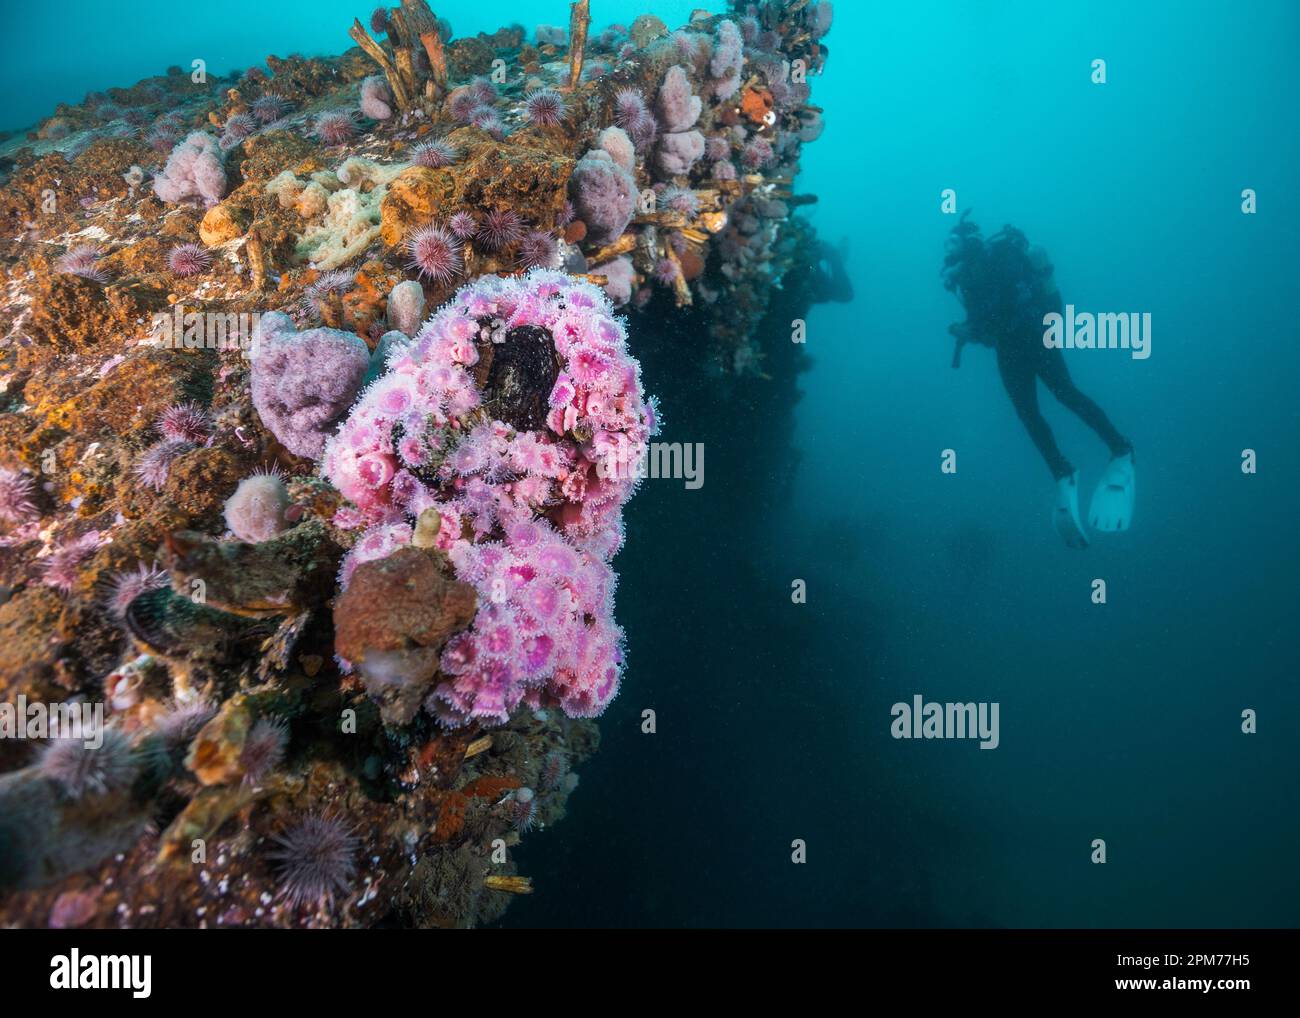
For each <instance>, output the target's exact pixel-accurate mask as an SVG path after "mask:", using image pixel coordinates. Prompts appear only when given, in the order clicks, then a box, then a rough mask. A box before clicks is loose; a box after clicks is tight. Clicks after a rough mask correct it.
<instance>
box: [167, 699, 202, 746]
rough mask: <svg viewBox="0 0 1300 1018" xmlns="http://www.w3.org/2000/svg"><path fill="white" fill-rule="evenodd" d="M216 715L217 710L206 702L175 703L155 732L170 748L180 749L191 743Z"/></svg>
mask: <svg viewBox="0 0 1300 1018" xmlns="http://www.w3.org/2000/svg"><path fill="white" fill-rule="evenodd" d="M216 713H217V708H216V707H214V706H213V705H212V704H210V703H208V702H207V701H206V700H189V701H187V702H185V703H175V704H172V706H171V707H170V708H169V709H168V710H167V713H166V714H164V715H163V716H162V718H161V719H160V720H159V721H158V724H157V727H156V728H155V731H157V733H158V734H159V735H160V736H162V739H163V742H164V743H165V744H166V745H167V746H168V748H170V749H173V750H176V749H180V748H182V747H183V746H185V745H187V744H188V743H189V742H191V741H192V740H193V739H194V736H196V735H198V734H199V730H200V729H202V728H203V726H204V725H206V724H207V723H208V722H209V721H211V720H212V719H213V717H215V716H216Z"/></svg>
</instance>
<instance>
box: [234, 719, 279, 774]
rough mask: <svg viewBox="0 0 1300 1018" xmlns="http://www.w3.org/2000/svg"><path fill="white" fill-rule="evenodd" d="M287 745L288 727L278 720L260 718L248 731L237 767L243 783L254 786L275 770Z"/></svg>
mask: <svg viewBox="0 0 1300 1018" xmlns="http://www.w3.org/2000/svg"><path fill="white" fill-rule="evenodd" d="M288 745H289V727H288V725H286V724H285V722H284V721H283V720H281V719H280V718H261V719H259V720H258V721H256V722H254V723H253V726H252V727H251V728H250V729H249V730H248V738H247V739H245V740H244V749H243V752H242V753H240V755H239V766H240V767H241V768H242V769H243V771H244V783H245V784H248V785H256V784H258V783H259V782H260V781H262V780H264V779H265V778H266V776H267V775H268V774H270V773H271V772H272V771H274V770H275V768H276V767H278V766H279V765H280V762H281V761H282V760H283V759H284V751H285V749H286V748H287V747H288Z"/></svg>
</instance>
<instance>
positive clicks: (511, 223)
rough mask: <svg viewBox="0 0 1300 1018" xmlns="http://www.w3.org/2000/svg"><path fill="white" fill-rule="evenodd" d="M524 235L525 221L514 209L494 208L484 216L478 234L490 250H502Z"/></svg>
mask: <svg viewBox="0 0 1300 1018" xmlns="http://www.w3.org/2000/svg"><path fill="white" fill-rule="evenodd" d="M523 235H524V221H523V219H521V218H520V216H519V213H517V212H516V211H515V210H514V209H493V210H492V211H491V212H489V213H488V214H487V215H485V216H484V217H483V221H482V222H481V223H480V224H479V227H478V233H477V234H476V236H477V237H478V239H479V240H480V241H481V242H482V244H483V246H484V247H486V248H487V249H488V250H489V251H500V250H501V249H502V248H507V247H509V246H510V245H511V244H515V243H517V242H518V241H519V240H520V239H521V238H522V237H523Z"/></svg>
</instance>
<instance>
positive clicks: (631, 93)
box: [614, 88, 647, 131]
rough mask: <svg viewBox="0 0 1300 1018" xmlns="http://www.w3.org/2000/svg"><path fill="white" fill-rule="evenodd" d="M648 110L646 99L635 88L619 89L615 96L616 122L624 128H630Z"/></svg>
mask: <svg viewBox="0 0 1300 1018" xmlns="http://www.w3.org/2000/svg"><path fill="white" fill-rule="evenodd" d="M646 112H647V110H646V105H645V99H644V98H643V97H642V95H641V93H640V92H638V91H637V90H636V89H635V88H623V89H619V91H618V94H617V95H615V96H614V123H616V124H617V125H618V126H619V127H621V128H623V130H625V131H626V130H629V129H630V128H631V127H632V125H633V124H635V123H636V122H637V121H638V120H640V119H641V118H642V117H643V116H645V114H646Z"/></svg>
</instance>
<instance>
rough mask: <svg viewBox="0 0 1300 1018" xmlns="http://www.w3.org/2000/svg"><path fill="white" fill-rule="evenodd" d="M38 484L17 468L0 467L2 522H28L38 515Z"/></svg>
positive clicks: (0, 521)
mask: <svg viewBox="0 0 1300 1018" xmlns="http://www.w3.org/2000/svg"><path fill="white" fill-rule="evenodd" d="M35 492H36V484H35V482H33V481H32V479H31V478H30V477H28V476H27V475H26V474H23V473H21V472H19V471H17V470H10V469H8V468H7V467H0V523H11V524H12V523H26V522H27V521H28V520H30V519H32V517H34V516H35V515H36V503H35V502H33V501H32V496H33V495H34V494H35Z"/></svg>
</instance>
